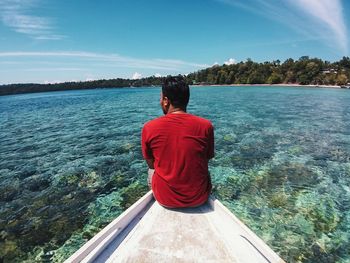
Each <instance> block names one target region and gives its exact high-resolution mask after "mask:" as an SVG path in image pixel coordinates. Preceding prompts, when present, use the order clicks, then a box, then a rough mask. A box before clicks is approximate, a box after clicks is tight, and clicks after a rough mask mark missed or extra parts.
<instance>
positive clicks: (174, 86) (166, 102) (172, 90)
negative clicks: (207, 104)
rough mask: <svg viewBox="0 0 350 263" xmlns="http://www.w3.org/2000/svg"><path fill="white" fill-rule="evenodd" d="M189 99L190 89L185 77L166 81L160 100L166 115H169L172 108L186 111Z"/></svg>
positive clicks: (169, 78) (168, 78) (170, 78)
mask: <svg viewBox="0 0 350 263" xmlns="http://www.w3.org/2000/svg"><path fill="white" fill-rule="evenodd" d="M189 99H190V88H189V86H188V85H187V84H186V82H185V80H184V78H183V77H181V76H178V77H167V78H166V79H165V81H164V83H163V85H162V93H161V98H160V105H161V107H162V109H163V112H164V114H167V113H168V111H169V108H170V107H172V108H174V109H181V110H184V111H186V107H187V104H188V101H189Z"/></svg>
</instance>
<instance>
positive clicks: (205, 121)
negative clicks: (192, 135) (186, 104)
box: [191, 114, 213, 127]
mask: <svg viewBox="0 0 350 263" xmlns="http://www.w3.org/2000/svg"><path fill="white" fill-rule="evenodd" d="M191 118H192V119H193V120H194V121H196V122H198V123H201V124H202V125H203V126H208V127H212V126H213V124H212V123H211V121H210V120H208V119H205V118H203V117H199V116H197V115H193V114H191Z"/></svg>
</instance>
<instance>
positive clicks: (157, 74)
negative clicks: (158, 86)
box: [154, 73, 162, 78]
mask: <svg viewBox="0 0 350 263" xmlns="http://www.w3.org/2000/svg"><path fill="white" fill-rule="evenodd" d="M154 76H155V77H156V78H160V77H161V76H162V75H161V74H159V73H156V74H154Z"/></svg>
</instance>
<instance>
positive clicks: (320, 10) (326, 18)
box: [288, 0, 347, 53]
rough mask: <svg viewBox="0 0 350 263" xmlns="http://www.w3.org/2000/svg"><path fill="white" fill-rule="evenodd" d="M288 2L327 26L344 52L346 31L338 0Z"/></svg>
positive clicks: (292, 0) (291, 0)
mask: <svg viewBox="0 0 350 263" xmlns="http://www.w3.org/2000/svg"><path fill="white" fill-rule="evenodd" d="M288 2H289V3H290V5H292V6H295V7H296V8H298V9H300V10H301V11H303V12H304V13H305V14H306V15H309V16H311V17H313V19H314V20H315V22H317V23H319V24H320V25H321V26H324V27H326V28H328V29H329V30H330V31H331V32H332V33H333V36H334V37H335V40H336V42H337V44H338V45H339V46H340V48H341V49H342V50H343V51H344V52H346V50H347V32H346V26H345V22H344V17H343V10H342V3H341V1H340V0H288ZM346 53H347V52H346Z"/></svg>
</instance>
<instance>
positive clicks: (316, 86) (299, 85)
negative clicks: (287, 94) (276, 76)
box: [191, 83, 341, 89]
mask: <svg viewBox="0 0 350 263" xmlns="http://www.w3.org/2000/svg"><path fill="white" fill-rule="evenodd" d="M191 86H202V87H203V86H208V87H221V86H231V87H246V86H247V87H251V86H254V87H296V88H331V89H341V87H340V86H338V85H311V84H310V85H301V84H284V83H281V84H225V85H223V84H215V85H208V84H203V85H202V84H194V85H191Z"/></svg>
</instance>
